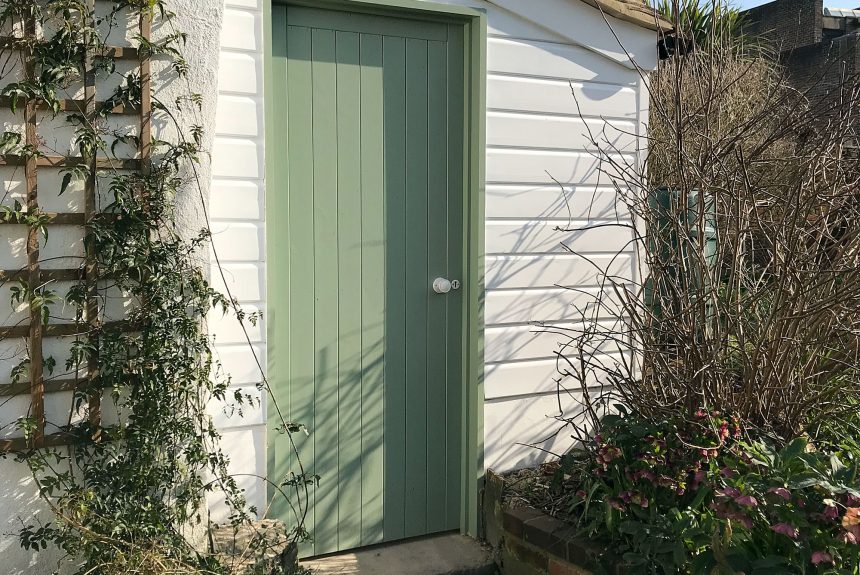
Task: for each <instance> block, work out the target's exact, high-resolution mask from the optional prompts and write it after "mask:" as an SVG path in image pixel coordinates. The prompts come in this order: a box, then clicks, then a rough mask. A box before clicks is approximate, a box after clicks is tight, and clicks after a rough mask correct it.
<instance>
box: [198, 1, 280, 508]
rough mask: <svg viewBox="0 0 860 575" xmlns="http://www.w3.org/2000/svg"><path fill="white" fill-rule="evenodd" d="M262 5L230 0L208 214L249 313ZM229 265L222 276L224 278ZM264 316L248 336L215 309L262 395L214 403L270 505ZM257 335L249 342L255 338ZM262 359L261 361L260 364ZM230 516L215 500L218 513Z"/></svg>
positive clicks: (235, 371) (227, 358) (235, 467)
mask: <svg viewBox="0 0 860 575" xmlns="http://www.w3.org/2000/svg"><path fill="white" fill-rule="evenodd" d="M263 123H264V114H263V11H262V0H226V1H225V3H224V25H223V28H222V31H221V48H220V58H219V70H218V104H217V113H216V120H215V142H214V145H213V148H212V184H211V187H210V198H209V218H210V227H211V229H212V237H213V240H212V243H213V247H214V251H215V254H217V256H218V261H219V262H220V264H221V266H220V270H219V267H218V265H216V262H215V260H214V257H213V266H212V272H211V273H212V280H213V284H214V285H215V287H216V288H217V289H220V290H221V291H223V292H226V291H229V294H230V295H231V296H233V297H235V298H236V299H238V301H239V303H240V305H241V306H242V308H243V309H244V310H245V311H246V312H248V313H253V312H255V311H260V312H262V311H265V302H266V281H265V278H266V267H265V266H266V264H265V259H266V249H265V186H264V182H263V174H264V173H265V167H264V164H263V158H264V154H263V147H264V146H263V137H264V132H263ZM222 272H223V280H226V281H222ZM265 322H266V319H265V317H263V318H262V319H261V320H260V321H259V322H257V325H256V326H254V325H251V324H250V323H248V322H246V328H247V336H246V333H245V332H244V331H243V329H242V326H241V325H240V324H239V322H238V321H237V320H236V319H235V318H234V317H232V316H226V317H223V318H221V317H219V316H218V315H217V314H212V316H211V319H210V324H209V327H210V331H211V332H212V333H213V334H214V335H215V342H216V343H215V351H216V354H217V357H218V359H219V360H220V361H221V363H222V365H223V367H224V371H225V373H229V374H230V376H231V378H232V383H233V386H234V387H235V388H238V389H241V391H242V392H243V393H245V394H250V395H251V396H253V397H255V398H256V399H257V402H258V403H257V406H256V407H250V408H249V407H247V406H246V407H244V408H243V409H242V413H241V415H240V413H239V412H238V410H236V409H234V408H231V407H229V406H228V407H226V408H223V409H222V407H223V406H213V415H214V416H215V420H216V423H217V424H218V425H219V428H220V429H221V432H222V436H223V441H222V447H223V448H224V450H225V452H226V453H227V455H228V456H229V457H230V463H231V472H232V473H234V474H236V481H237V482H238V484H239V485H240V486H241V487H242V488H244V489H245V496H246V497H247V499H248V503H249V505H253V506H256V507H257V508H258V509H259V510H261V511H262V510H264V509H265V507H266V488H265V485H264V483H263V480H262V479H261V478H262V477H265V475H266V426H265V421H266V419H265V407H266V405H265V404H266V400H265V396H264V395H262V394H261V393H260V391H259V390H258V389H257V386H258V384H260V383H261V381H262V376H261V372H260V369H261V367H260V366H262V368H263V369H264V368H265V365H266V342H265V334H266V331H265V329H266V328H265ZM249 340H250V343H249ZM258 361H259V366H258ZM223 518H224V509H223V508H219V507H216V511H215V512H213V519H216V520H220V519H223Z"/></svg>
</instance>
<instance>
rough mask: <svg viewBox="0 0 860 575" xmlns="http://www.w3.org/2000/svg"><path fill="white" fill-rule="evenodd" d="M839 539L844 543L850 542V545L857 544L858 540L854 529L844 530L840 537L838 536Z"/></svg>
mask: <svg viewBox="0 0 860 575" xmlns="http://www.w3.org/2000/svg"><path fill="white" fill-rule="evenodd" d="M837 539H838V540H839V541H841V542H842V543H848V544H849V545H857V541H858V537H857V534H856V533H853V532H852V531H843V532H842V533H840V534H839V537H837Z"/></svg>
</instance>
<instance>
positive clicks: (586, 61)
mask: <svg viewBox="0 0 860 575" xmlns="http://www.w3.org/2000/svg"><path fill="white" fill-rule="evenodd" d="M487 70H488V71H489V72H502V73H508V74H523V75H528V76H540V77H546V78H565V79H570V80H579V81H599V82H609V83H613V84H623V85H633V84H635V83H636V81H637V80H638V79H639V74H638V72H636V71H635V70H631V69H628V68H623V67H621V66H615V65H613V64H612V63H610V62H607V60H606V58H604V57H602V56H600V55H598V54H596V53H594V52H592V51H590V50H586V49H585V48H582V47H579V46H571V45H569V44H560V43H557V42H539V41H534V40H523V39H508V38H490V39H489V41H488V43H487Z"/></svg>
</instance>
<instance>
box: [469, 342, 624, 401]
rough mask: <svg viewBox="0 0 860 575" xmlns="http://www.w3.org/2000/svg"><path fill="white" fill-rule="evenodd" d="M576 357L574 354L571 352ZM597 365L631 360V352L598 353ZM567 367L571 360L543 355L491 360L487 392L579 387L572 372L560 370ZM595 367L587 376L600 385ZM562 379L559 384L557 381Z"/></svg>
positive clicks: (494, 395) (503, 394) (492, 395)
mask: <svg viewBox="0 0 860 575" xmlns="http://www.w3.org/2000/svg"><path fill="white" fill-rule="evenodd" d="M568 357H569V358H570V359H573V357H572V356H568ZM592 361H593V362H594V363H595V364H596V365H603V366H605V367H607V368H609V369H611V368H612V367H614V366H616V365H623V364H622V362H629V361H630V354H629V353H628V354H625V355H622V354H605V355H598V356H595V357H594V358H593V360H592ZM566 369H568V364H567V363H566V362H565V361H563V360H561V361H558V362H557V361H556V360H555V359H543V360H535V361H521V362H516V363H491V364H488V365H487V366H486V368H485V369H484V393H485V397H486V399H488V400H494V399H503V398H510V397H518V396H523V395H530V394H531V395H534V394H539V393H554V392H556V391H558V390H559V389H561V390H562V392H565V390H567V391H577V390H578V389H579V385H580V384H579V382H578V381H576V380H575V379H574V378H572V377H570V376H564V377H562V375H561V373H560V372H563V371H565V370H566ZM598 375H599V374H597V373H596V371H591V372H590V373H589V375H588V377H587V378H586V381H587V382H588V386H589V388H595V389H598V388H599V387H600V381H599V378H598ZM560 379H561V382H560V384H559V383H557V382H558V381H559V380H560Z"/></svg>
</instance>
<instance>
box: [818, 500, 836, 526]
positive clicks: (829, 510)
mask: <svg viewBox="0 0 860 575" xmlns="http://www.w3.org/2000/svg"><path fill="white" fill-rule="evenodd" d="M824 503H825V507H824V513H823V514H822V515H824V518H825V519H829V520H831V521H835V520H836V519H839V508H838V507H836V505H835V503H836V502H835V501H833V500H832V499H825V500H824Z"/></svg>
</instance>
